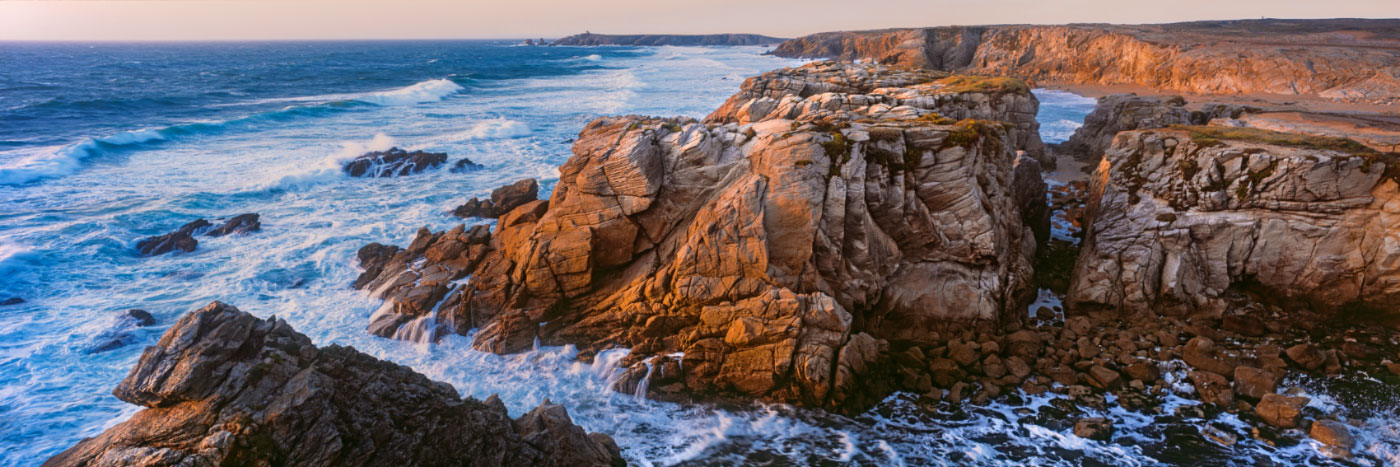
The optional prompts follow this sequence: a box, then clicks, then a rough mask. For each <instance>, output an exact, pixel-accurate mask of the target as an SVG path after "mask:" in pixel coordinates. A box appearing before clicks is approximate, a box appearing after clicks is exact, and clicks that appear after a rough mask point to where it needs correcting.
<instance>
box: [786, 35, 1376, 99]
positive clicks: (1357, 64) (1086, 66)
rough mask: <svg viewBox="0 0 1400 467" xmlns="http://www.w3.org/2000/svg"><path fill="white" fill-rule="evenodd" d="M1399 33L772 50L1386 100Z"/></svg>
mask: <svg viewBox="0 0 1400 467" xmlns="http://www.w3.org/2000/svg"><path fill="white" fill-rule="evenodd" d="M1397 25H1400V23H1398V22H1397V21H1396V20H1357V19H1345V20H1276V19H1269V20H1257V21H1256V20H1244V21H1201V22H1194V23H1175V24H1150V25H1105V24H1076V25H1064V26H1026V25H1006V26H952V27H937V28H913V29H885V30H877V31H841V32H825V33H818V34H812V35H809V36H804V37H799V38H796V39H792V40H790V41H787V42H784V43H782V44H781V45H779V46H778V47H777V48H776V49H774V51H773V53H774V54H775V55H778V56H782V57H803V58H831V59H842V60H857V59H859V60H864V61H869V62H874V63H880V64H886V65H898V66H905V67H919V68H927V69H935V70H947V71H956V72H960V73H983V74H994V75H1006V76H1023V77H1028V78H1032V79H1036V80H1060V81H1068V82H1073V83H1083V84H1136V85H1142V86H1147V87H1151V88H1156V89H1167V90H1174V91H1178V92H1191V93H1199V94H1213V93H1214V94H1235V93H1250V92H1261V93H1270V94H1304V95H1315V96H1319V97H1323V98H1330V99H1337V100H1344V101H1361V102H1377V103H1385V102H1394V101H1395V99H1396V96H1400V79H1397V77H1398V76H1400V71H1397V70H1400V58H1397V56H1396V55H1395V53H1394V51H1395V50H1396V49H1400V34H1397V33H1396V31H1400V27H1397Z"/></svg>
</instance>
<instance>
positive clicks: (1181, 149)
mask: <svg viewBox="0 0 1400 467" xmlns="http://www.w3.org/2000/svg"><path fill="white" fill-rule="evenodd" d="M1397 174H1400V166H1397V159H1396V157H1395V156H1394V155H1391V154H1380V153H1376V152H1374V151H1372V150H1370V149H1369V148H1366V147H1365V146H1362V145H1360V144H1357V143H1355V142H1352V141H1349V140H1339V139H1335V138H1326V137H1317V136H1303V135H1296V134H1285V133H1274V132H1269V131H1264V130H1258V129H1244V128H1219V127H1176V128H1173V129H1167V130H1149V131H1128V132H1123V133H1119V134H1118V136H1117V138H1116V139H1115V140H1114V144H1113V146H1112V148H1110V149H1109V150H1108V151H1107V152H1106V153H1105V154H1104V157H1103V161H1102V162H1101V163H1100V165H1099V169H1098V172H1097V173H1096V174H1095V176H1094V179H1093V182H1092V186H1091V189H1090V199H1089V214H1088V217H1089V219H1090V220H1089V222H1088V227H1087V229H1086V232H1085V239H1084V244H1083V249H1082V251H1081V252H1080V255H1079V260H1078V263H1077V264H1076V267H1075V272H1074V277H1073V281H1072V282H1073V283H1072V286H1071V289H1070V293H1069V297H1068V299H1069V305H1070V306H1072V307H1081V308H1082V307H1095V306H1097V307H1109V308H1114V309H1118V310H1122V311H1125V312H1153V313H1177V314H1197V315H1207V316H1216V317H1218V316H1220V315H1221V314H1222V313H1224V312H1225V311H1227V310H1228V309H1230V308H1232V302H1231V300H1230V298H1231V297H1232V294H1240V293H1250V294H1252V295H1253V296H1254V298H1258V299H1263V300H1265V301H1270V302H1275V303H1283V304H1287V305H1291V306H1297V307H1304V308H1311V309H1313V310H1316V311H1322V312H1332V311H1338V310H1348V311H1371V312H1376V313H1380V314H1382V315H1387V316H1389V317H1391V318H1393V317H1394V315H1395V310H1397V309H1400V191H1397V190H1400V185H1397Z"/></svg>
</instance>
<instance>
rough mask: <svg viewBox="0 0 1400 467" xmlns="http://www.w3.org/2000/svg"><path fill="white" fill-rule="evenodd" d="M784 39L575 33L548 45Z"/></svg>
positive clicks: (770, 42)
mask: <svg viewBox="0 0 1400 467" xmlns="http://www.w3.org/2000/svg"><path fill="white" fill-rule="evenodd" d="M784 40H786V39H780V38H777V37H768V36H760V35H758V34H698V35H685V34H632V35H618V34H593V33H584V34H575V35H572V36H568V37H565V38H562V39H559V40H557V41H554V42H553V43H551V44H550V45H576V46H577V45H582V46H590V45H634V46H637V45H640V46H656V45H679V46H716V45H723V46H735V45H774V44H778V43H781V42H782V41H784Z"/></svg>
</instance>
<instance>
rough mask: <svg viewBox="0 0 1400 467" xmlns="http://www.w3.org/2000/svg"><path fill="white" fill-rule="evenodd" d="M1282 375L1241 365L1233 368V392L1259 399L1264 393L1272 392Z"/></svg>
mask: <svg viewBox="0 0 1400 467" xmlns="http://www.w3.org/2000/svg"><path fill="white" fill-rule="evenodd" d="M1282 379H1283V376H1282V375H1279V374H1277V373H1274V372H1271V371H1268V370H1261V369H1258V368H1251V367H1247V366H1241V367H1236V368H1235V394H1236V395H1240V396H1244V397H1246V398H1248V399H1251V400H1259V399H1261V398H1263V397H1264V395H1265V394H1273V393H1274V391H1275V390H1276V388H1277V386H1278V382H1279V380H1282Z"/></svg>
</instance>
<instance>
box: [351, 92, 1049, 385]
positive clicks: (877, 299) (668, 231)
mask: <svg viewBox="0 0 1400 467" xmlns="http://www.w3.org/2000/svg"><path fill="white" fill-rule="evenodd" d="M795 73H797V74H805V75H806V76H807V77H808V78H810V79H809V80H808V81H803V82H807V83H816V82H822V81H826V82H836V81H839V82H846V83H849V82H853V81H859V82H875V81H876V80H877V79H888V80H890V81H889V82H888V83H886V84H890V85H891V86H894V87H887V88H882V87H874V86H864V87H860V88H855V87H851V88H840V89H841V90H830V91H822V92H811V93H802V92H799V93H798V94H805V95H806V99H799V100H798V102H793V101H791V99H789V98H788V97H784V98H783V100H782V102H788V103H789V104H797V103H799V102H807V104H802V105H809V104H810V105H814V106H815V105H817V104H818V103H830V104H831V107H830V110H833V111H815V110H816V109H815V108H814V109H812V110H814V111H812V112H802V111H794V112H786V111H780V112H771V111H770V112H762V114H761V115H760V113H759V112H755V109H756V107H757V106H756V105H754V103H753V102H749V101H754V102H758V101H757V100H754V99H749V98H746V97H740V98H736V99H734V100H731V102H730V104H728V105H726V107H725V108H724V109H721V110H720V111H718V112H716V114H715V115H712V116H711V117H710V118H709V119H708V121H709V123H701V122H696V121H693V120H692V121H687V120H683V119H653V118H642V117H609V118H601V119H598V120H595V121H594V122H592V123H590V124H589V125H587V126H586V127H585V128H584V129H583V131H582V132H581V133H580V135H579V138H578V141H577V142H576V143H575V145H574V156H573V157H572V158H571V159H570V160H569V161H568V162H567V163H565V164H564V166H563V167H561V168H560V180H559V183H558V185H557V186H556V187H555V189H554V192H553V194H552V196H551V197H550V199H549V200H548V201H543V200H541V201H536V202H533V203H529V204H526V205H524V206H521V207H518V208H516V209H515V210H513V211H511V212H509V213H506V214H505V215H503V216H502V217H501V218H500V219H499V221H498V223H497V225H496V229H495V231H494V232H493V233H492V234H490V235H489V239H486V238H483V237H484V235H483V233H481V232H476V231H477V230H478V229H476V228H474V229H472V231H467V230H466V229H464V228H458V229H454V230H452V231H449V232H443V233H433V232H429V231H426V230H424V231H422V232H420V234H419V236H418V238H417V239H415V240H414V242H413V244H412V245H410V246H409V247H408V248H407V249H406V250H400V249H398V248H397V247H389V246H382V245H370V246H367V247H366V249H365V250H362V252H361V260H362V264H364V265H365V266H366V273H365V275H363V276H362V277H361V280H360V281H358V284H357V285H359V286H361V287H363V288H365V289H367V290H371V291H372V293H374V294H376V295H377V296H382V297H385V298H386V299H388V300H387V301H386V305H385V309H384V310H381V313H377V314H376V321H378V322H384V323H390V324H389V325H387V326H382V329H383V330H381V331H379V332H380V333H381V334H398V335H400V337H409V336H423V335H429V336H431V335H432V334H435V333H438V332H443V331H455V332H459V333H464V332H466V331H467V330H470V329H473V328H480V331H478V333H477V334H476V341H475V344H474V345H475V346H476V347H477V348H479V349H483V350H489V351H493V352H501V353H509V352H517V351H521V350H525V349H528V348H530V346H531V345H532V344H533V342H534V341H535V339H539V340H540V342H542V343H546V344H563V343H572V344H578V345H580V346H581V347H584V348H585V353H586V352H588V351H590V350H597V349H601V348H606V347H610V346H623V347H630V348H631V349H632V353H631V356H630V357H629V359H630V360H629V361H628V363H630V364H632V365H633V366H632V367H631V372H632V373H631V377H629V378H627V379H624V381H623V383H622V384H623V385H629V384H631V385H636V384H639V383H641V382H642V381H647V382H648V383H649V387H651V388H655V389H654V391H655V392H662V393H665V392H671V393H675V392H689V393H706V394H734V395H742V396H746V397H760V398H767V399H772V400H783V401H791V402H796V403H801V404H805V405H809V406H822V407H833V408H840V409H849V408H856V407H862V406H867V405H869V404H870V403H873V402H874V401H876V400H878V398H880V397H882V396H883V395H884V393H885V392H886V391H888V389H889V388H888V387H887V386H885V385H883V384H882V383H881V382H880V380H879V378H877V377H876V376H877V375H878V374H879V373H877V372H876V371H874V369H875V368H876V367H877V366H879V365H880V364H881V362H882V361H883V358H882V355H884V354H885V352H886V350H887V349H888V345H889V344H888V343H889V342H896V343H908V342H913V343H918V342H929V343H931V342H932V341H933V340H935V339H937V336H938V335H939V332H940V331H942V332H948V331H949V330H952V329H966V328H969V327H991V326H995V325H997V324H998V323H999V322H1000V321H1001V320H1002V319H1003V318H1004V317H1006V316H1008V315H1009V314H1013V313H1019V310H1023V309H1024V306H1025V304H1026V303H1027V302H1028V301H1029V298H1030V294H1031V293H1032V291H1033V290H1032V288H1031V285H1030V280H1031V259H1032V258H1033V256H1034V253H1035V249H1036V240H1035V234H1034V233H1033V229H1032V228H1031V227H1030V225H1029V224H1034V223H1036V221H1035V220H1034V219H1031V217H1033V215H1034V213H1040V214H1042V215H1043V212H1044V210H1043V209H1044V203H1045V201H1044V200H1045V188H1044V184H1043V182H1042V181H1041V179H1040V169H1039V166H1038V164H1037V163H1036V161H1035V160H1034V159H1032V158H1030V157H1025V156H1021V157H1018V155H1017V153H1016V151H1015V150H1014V148H1015V147H1016V143H1015V142H1014V141H1013V139H1012V137H1011V135H1012V134H1014V133H1015V131H1016V130H1015V128H1016V126H1015V125H1014V124H1010V123H1003V122H996V121H983V120H971V119H968V120H961V121H956V122H954V121H951V120H950V119H947V118H946V117H943V116H940V115H938V114H936V113H934V112H932V111H930V110H929V108H931V106H914V105H909V104H907V103H903V102H902V101H899V100H896V99H894V98H891V97H889V96H900V95H907V96H909V97H908V99H909V100H910V101H911V102H919V103H928V102H939V101H938V98H929V99H928V100H920V98H919V97H918V95H919V94H920V90H921V89H926V88H921V87H920V86H926V85H927V86H935V85H932V84H931V83H932V82H933V81H934V80H936V79H942V78H944V76H942V75H929V74H925V73H899V72H894V71H891V70H886V69H884V68H881V67H864V66H850V65H845V66H839V65H832V64H814V65H810V66H809V67H807V69H805V70H799V71H797V72H795ZM882 76H883V77H882ZM757 82H759V81H751V82H750V86H748V87H747V88H746V91H745V92H746V93H753V92H756V91H755V88H754V87H753V86H752V84H753V83H757ZM895 83H899V84H897V85H896V84H895ZM898 86H903V87H902V88H898ZM789 97H792V96H789ZM765 98H766V99H770V100H772V98H771V97H765ZM792 98H794V99H797V98H796V97H792ZM760 100H761V99H760ZM951 101H954V102H956V101H958V100H957V99H951ZM738 102H745V104H742V105H737V104H736V103H738ZM764 102H766V101H764ZM823 105H824V104H823ZM1006 108H1008V109H1015V108H1016V107H1015V106H1009V107H1006ZM725 109H729V110H733V112H730V111H729V110H725ZM787 117H796V119H789V118H787ZM739 120H741V121H744V122H745V123H742V124H741V123H739ZM1028 221H1029V222H1028ZM469 275H470V279H469V281H467V283H466V284H465V285H463V284H462V281H461V279H462V278H464V277H467V276H469ZM423 326H429V327H430V328H429V330H428V331H426V332H425V331H422V329H423ZM405 329H408V331H405Z"/></svg>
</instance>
